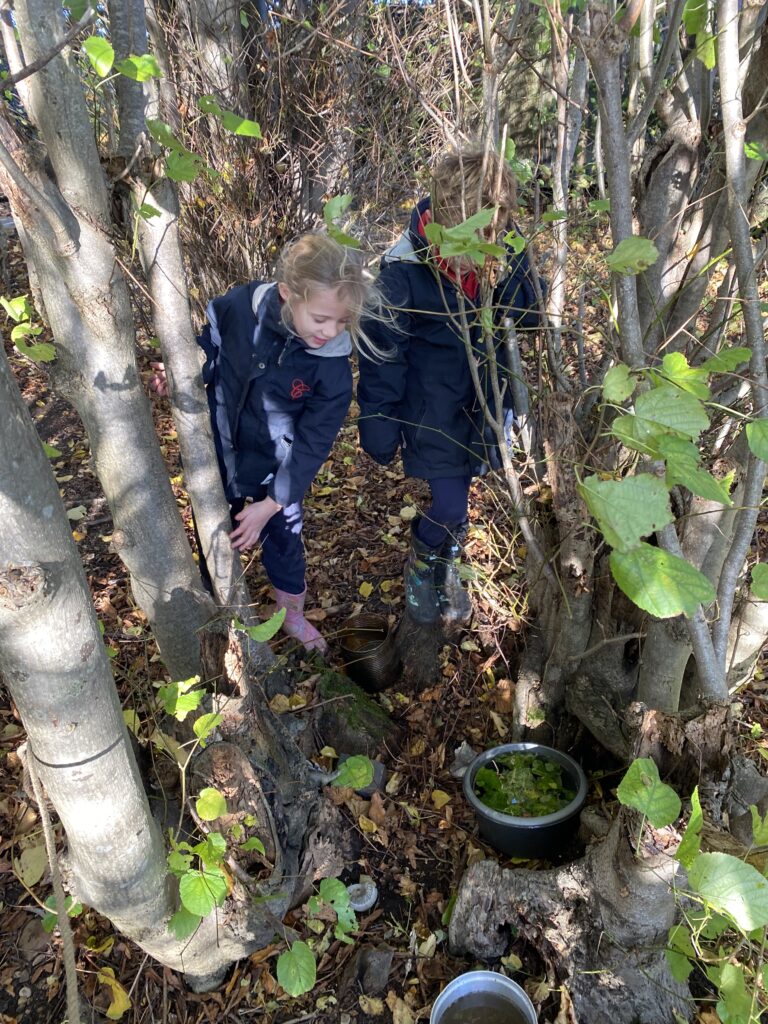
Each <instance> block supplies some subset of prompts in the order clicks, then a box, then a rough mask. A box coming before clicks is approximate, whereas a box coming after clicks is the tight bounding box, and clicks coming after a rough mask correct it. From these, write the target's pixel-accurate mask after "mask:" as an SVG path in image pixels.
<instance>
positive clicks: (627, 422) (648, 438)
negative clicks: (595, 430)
mask: <svg viewBox="0 0 768 1024" xmlns="http://www.w3.org/2000/svg"><path fill="white" fill-rule="evenodd" d="M611 433H612V434H613V436H614V437H617V438H618V439H619V441H621V443H622V444H623V445H625V446H626V447H627V448H632V449H633V450H634V451H636V452H642V454H643V455H652V456H653V457H654V458H658V448H657V444H658V441H659V438H660V437H661V435H662V433H663V428H662V427H659V425H658V424H656V423H653V422H651V421H650V420H644V419H642V418H641V417H640V416H631V415H630V416H618V417H617V418H616V419H615V420H614V422H613V426H612V428H611Z"/></svg>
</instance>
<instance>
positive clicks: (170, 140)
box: [147, 118, 188, 153]
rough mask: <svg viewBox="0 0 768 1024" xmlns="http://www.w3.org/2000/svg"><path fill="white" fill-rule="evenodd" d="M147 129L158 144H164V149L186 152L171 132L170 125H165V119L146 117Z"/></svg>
mask: <svg viewBox="0 0 768 1024" xmlns="http://www.w3.org/2000/svg"><path fill="white" fill-rule="evenodd" d="M147 130H148V131H149V134H150V135H151V136H152V138H153V139H154V140H155V142H156V143H157V144H158V145H159V146H164V147H165V148H166V149H170V150H171V151H175V152H178V153H186V152H188V151H187V150H186V149H185V147H184V146H183V145H182V144H181V143H180V142H179V140H178V139H177V138H176V136H175V135H174V134H173V131H172V130H171V127H170V125H167V124H166V123H165V121H157V120H153V119H152V118H147Z"/></svg>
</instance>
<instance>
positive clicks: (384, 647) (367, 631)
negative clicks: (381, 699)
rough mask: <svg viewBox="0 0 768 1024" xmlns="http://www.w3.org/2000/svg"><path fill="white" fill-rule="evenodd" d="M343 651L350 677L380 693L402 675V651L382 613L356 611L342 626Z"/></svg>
mask: <svg viewBox="0 0 768 1024" xmlns="http://www.w3.org/2000/svg"><path fill="white" fill-rule="evenodd" d="M341 655H342V660H343V662H344V670H345V671H346V673H347V675H348V676H349V678H350V679H353V680H354V681H355V682H356V683H357V685H358V686H362V688H363V689H364V690H367V691H368V692H369V693H378V691H379V690H384V689H386V688H387V687H388V686H392V685H393V684H394V683H396V682H397V680H398V679H399V678H400V668H401V662H400V655H399V654H398V652H397V648H396V647H395V638H394V635H393V634H392V633H391V632H390V629H389V623H388V622H387V620H386V619H385V618H384V616H383V615H372V614H367V615H356V616H354V618H351V619H348V620H347V621H346V622H345V623H344V625H343V626H342V628H341Z"/></svg>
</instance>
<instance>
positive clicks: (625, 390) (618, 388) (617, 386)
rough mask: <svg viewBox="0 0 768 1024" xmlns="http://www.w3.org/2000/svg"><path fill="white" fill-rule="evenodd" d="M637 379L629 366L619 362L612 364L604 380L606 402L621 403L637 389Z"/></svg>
mask: <svg viewBox="0 0 768 1024" xmlns="http://www.w3.org/2000/svg"><path fill="white" fill-rule="evenodd" d="M635 386H636V381H635V380H634V378H633V377H632V376H631V374H630V370H629V367H628V366H625V365H624V363H619V364H618V366H612V367H611V368H610V370H609V371H608V373H606V375H605V379H604V381H603V398H604V399H605V401H606V402H615V403H617V404H620V403H621V402H625V401H626V400H627V399H628V398H629V396H630V395H631V394H632V392H633V391H634V390H635Z"/></svg>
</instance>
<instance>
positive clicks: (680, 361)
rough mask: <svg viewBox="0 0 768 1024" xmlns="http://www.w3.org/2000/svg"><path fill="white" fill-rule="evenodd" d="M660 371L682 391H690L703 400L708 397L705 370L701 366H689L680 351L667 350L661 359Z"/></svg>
mask: <svg viewBox="0 0 768 1024" xmlns="http://www.w3.org/2000/svg"><path fill="white" fill-rule="evenodd" d="M661 372H662V373H663V375H664V377H666V379H667V380H668V381H670V382H671V383H672V384H676V385H677V386H678V387H679V388H682V389H683V391H690V393H691V394H692V395H695V396H696V398H700V399H701V400H702V401H704V402H706V401H707V400H708V399H709V397H710V393H709V388H708V387H707V371H706V370H705V369H703V368H702V367H695V366H690V365H689V364H688V360H687V359H686V358H685V356H684V355H683V353H682V352H668V353H667V354H666V355H665V356H664V358H663V359H662V361H661Z"/></svg>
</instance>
